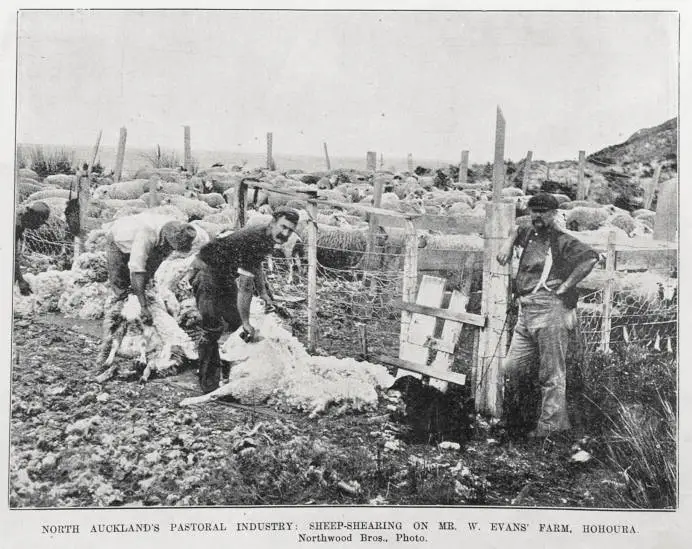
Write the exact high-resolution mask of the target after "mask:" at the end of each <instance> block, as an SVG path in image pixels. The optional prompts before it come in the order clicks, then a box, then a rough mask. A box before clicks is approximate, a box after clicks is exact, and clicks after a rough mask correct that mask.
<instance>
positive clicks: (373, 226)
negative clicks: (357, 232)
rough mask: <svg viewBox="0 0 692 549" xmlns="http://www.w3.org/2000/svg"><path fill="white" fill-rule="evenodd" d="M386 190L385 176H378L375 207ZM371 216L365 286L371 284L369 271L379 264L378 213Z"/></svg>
mask: <svg viewBox="0 0 692 549" xmlns="http://www.w3.org/2000/svg"><path fill="white" fill-rule="evenodd" d="M383 192H384V178H382V177H376V178H375V182H374V184H373V195H372V205H373V206H374V207H375V208H379V207H380V206H381V205H382V193H383ZM368 216H369V220H368V223H369V225H370V226H369V228H368V234H367V238H366V241H365V255H364V256H363V263H362V265H363V284H364V286H365V287H368V286H369V285H370V279H369V278H368V276H367V272H368V271H371V270H373V269H374V268H375V267H376V266H377V258H376V257H375V253H376V251H377V247H376V246H375V235H376V233H377V232H378V228H379V226H380V223H379V220H378V219H377V215H375V214H372V213H371V214H368Z"/></svg>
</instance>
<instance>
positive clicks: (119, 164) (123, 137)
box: [113, 127, 127, 183]
mask: <svg viewBox="0 0 692 549" xmlns="http://www.w3.org/2000/svg"><path fill="white" fill-rule="evenodd" d="M126 143H127V128H125V127H123V128H120V139H119V140H118V154H117V155H116V157H115V173H114V174H113V180H114V181H115V182H116V183H117V182H118V181H120V178H121V177H122V174H123V162H124V161H125V145H126Z"/></svg>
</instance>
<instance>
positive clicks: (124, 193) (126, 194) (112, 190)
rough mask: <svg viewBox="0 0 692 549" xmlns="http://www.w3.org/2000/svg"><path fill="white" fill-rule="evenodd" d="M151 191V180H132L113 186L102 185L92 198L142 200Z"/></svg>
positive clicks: (96, 189)
mask: <svg viewBox="0 0 692 549" xmlns="http://www.w3.org/2000/svg"><path fill="white" fill-rule="evenodd" d="M148 190H149V180H147V179H132V180H130V181H120V182H119V183H113V184H111V185H101V186H100V187H96V188H95V189H94V192H93V193H92V195H91V196H92V198H95V199H97V200H98V199H102V198H118V199H121V200H131V199H133V198H140V197H141V196H142V195H143V194H144V193H145V192H147V191H148Z"/></svg>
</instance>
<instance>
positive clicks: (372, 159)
mask: <svg viewBox="0 0 692 549" xmlns="http://www.w3.org/2000/svg"><path fill="white" fill-rule="evenodd" d="M365 169H366V170H370V171H373V172H374V171H375V170H376V169H377V153H376V152H375V151H368V152H367V154H366V155H365Z"/></svg>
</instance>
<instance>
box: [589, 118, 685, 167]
mask: <svg viewBox="0 0 692 549" xmlns="http://www.w3.org/2000/svg"><path fill="white" fill-rule="evenodd" d="M677 149H678V119H677V118H672V119H670V120H668V121H667V122H664V123H663V124H660V125H658V126H654V127H653V128H644V129H641V130H639V131H637V132H635V133H634V134H632V135H631V136H630V137H629V139H627V141H625V142H624V143H620V144H618V145H610V146H608V147H606V148H604V149H601V150H600V151H598V152H595V153H593V154H592V155H590V156H589V157H588V160H589V161H590V162H593V163H595V164H605V165H611V164H618V165H620V166H622V165H627V164H631V163H642V164H643V163H652V162H659V163H666V164H673V163H674V164H677ZM671 167H672V166H671Z"/></svg>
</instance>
